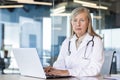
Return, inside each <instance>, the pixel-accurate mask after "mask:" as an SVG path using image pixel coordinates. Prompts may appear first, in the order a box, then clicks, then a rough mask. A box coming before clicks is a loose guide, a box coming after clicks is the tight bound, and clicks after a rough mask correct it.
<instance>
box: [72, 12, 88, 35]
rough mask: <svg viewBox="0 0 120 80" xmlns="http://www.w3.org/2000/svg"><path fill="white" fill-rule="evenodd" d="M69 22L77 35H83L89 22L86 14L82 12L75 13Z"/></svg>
mask: <svg viewBox="0 0 120 80" xmlns="http://www.w3.org/2000/svg"><path fill="white" fill-rule="evenodd" d="M71 24H72V29H73V31H74V32H75V34H76V35H77V37H80V36H82V35H84V34H85V33H86V32H87V28H88V24H89V21H88V17H87V14H86V13H84V12H83V13H80V14H78V15H76V16H75V17H74V18H73V19H72V21H71Z"/></svg>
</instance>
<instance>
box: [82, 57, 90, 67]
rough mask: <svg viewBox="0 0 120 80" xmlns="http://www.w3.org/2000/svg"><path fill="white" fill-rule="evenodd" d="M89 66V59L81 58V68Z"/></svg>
mask: <svg viewBox="0 0 120 80" xmlns="http://www.w3.org/2000/svg"><path fill="white" fill-rule="evenodd" d="M89 64H90V59H89V58H82V60H81V66H82V67H83V68H84V67H86V66H88V65H89Z"/></svg>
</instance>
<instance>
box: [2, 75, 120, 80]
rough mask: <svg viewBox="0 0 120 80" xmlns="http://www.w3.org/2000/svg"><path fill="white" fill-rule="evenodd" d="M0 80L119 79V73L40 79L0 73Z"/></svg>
mask: <svg viewBox="0 0 120 80" xmlns="http://www.w3.org/2000/svg"><path fill="white" fill-rule="evenodd" d="M0 80H120V75H114V76H113V77H106V78H103V77H102V76H98V77H81V78H62V79H40V78H33V77H25V76H21V75H9V74H7V75H0Z"/></svg>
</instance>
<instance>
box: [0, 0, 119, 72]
mask: <svg viewBox="0 0 120 80" xmlns="http://www.w3.org/2000/svg"><path fill="white" fill-rule="evenodd" d="M26 1H28V3H26V2H25V1H23V2H21V3H18V2H19V0H15V1H9V0H1V1H0V56H1V58H3V59H5V60H4V61H5V70H4V72H5V73H9V72H11V73H14V71H15V70H16V69H18V66H17V64H16V62H15V59H14V55H13V54H12V48H26V47H27V48H28V47H30V48H37V51H38V54H39V57H40V59H41V60H42V64H43V66H48V65H52V64H53V62H54V61H55V60H56V58H57V56H58V54H59V50H60V47H61V44H62V41H63V40H64V39H65V38H66V37H69V36H70V34H71V28H70V24H69V17H70V13H71V11H72V10H73V9H74V8H76V7H79V6H85V7H87V8H89V9H90V12H91V16H92V22H93V27H94V29H95V31H96V32H97V33H98V34H100V35H101V37H102V38H103V43H104V49H105V50H115V51H116V54H115V56H116V68H117V72H120V37H119V34H120V22H119V20H120V9H119V7H120V1H119V0H34V1H33V0H26ZM31 1H32V2H33V3H34V2H38V3H39V2H48V3H51V4H50V5H42V4H37V3H35V4H33V3H29V2H31ZM79 1H83V2H84V3H85V2H88V3H94V4H96V5H97V6H90V4H87V5H84V4H83V3H82V2H81V3H78V2H79ZM9 5H22V7H12V8H9V7H7V8H6V7H5V6H9ZM1 6H3V7H4V8H3V7H1ZM100 6H101V7H100ZM61 8H62V9H63V8H64V10H60V9H61ZM5 51H8V52H7V53H8V54H7V57H5V56H4V55H5V53H6V52H5ZM106 66H107V65H106ZM9 70H12V71H9Z"/></svg>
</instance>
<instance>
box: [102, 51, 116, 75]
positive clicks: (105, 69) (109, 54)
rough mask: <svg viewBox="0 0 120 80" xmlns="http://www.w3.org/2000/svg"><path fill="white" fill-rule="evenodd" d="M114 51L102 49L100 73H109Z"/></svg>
mask: <svg viewBox="0 0 120 80" xmlns="http://www.w3.org/2000/svg"><path fill="white" fill-rule="evenodd" d="M114 53H116V51H104V63H103V66H102V69H101V74H102V75H109V74H110V73H111V67H112V62H113V57H114Z"/></svg>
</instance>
